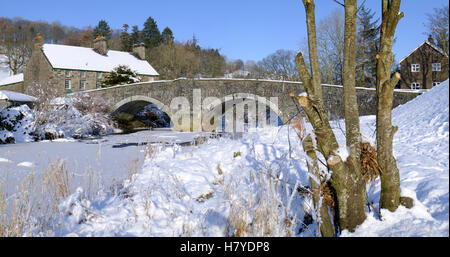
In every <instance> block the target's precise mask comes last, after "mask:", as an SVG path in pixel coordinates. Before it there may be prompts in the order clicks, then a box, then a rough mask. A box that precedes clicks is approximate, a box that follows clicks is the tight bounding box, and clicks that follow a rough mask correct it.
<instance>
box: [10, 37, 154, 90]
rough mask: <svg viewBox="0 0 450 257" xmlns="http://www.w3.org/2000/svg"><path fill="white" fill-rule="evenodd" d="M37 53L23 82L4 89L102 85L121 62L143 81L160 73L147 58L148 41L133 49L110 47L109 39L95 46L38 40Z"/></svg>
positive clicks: (67, 87) (29, 62) (94, 87)
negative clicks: (68, 44)
mask: <svg viewBox="0 0 450 257" xmlns="http://www.w3.org/2000/svg"><path fill="white" fill-rule="evenodd" d="M35 40H36V42H35V45H34V50H33V53H32V55H31V57H30V59H29V60H28V63H27V66H26V68H25V71H24V74H23V82H22V85H19V84H17V82H16V84H15V85H14V88H10V87H11V86H12V85H7V84H6V85H3V88H4V89H8V90H14V91H17V92H20V93H26V94H28V93H30V87H33V86H36V85H37V84H40V85H44V86H50V87H51V88H54V89H55V90H62V92H66V93H70V92H76V91H83V90H89V89H96V88H99V87H100V85H101V84H102V81H103V80H104V79H105V77H106V76H107V75H108V74H109V72H111V71H112V70H113V69H114V68H116V67H117V66H119V65H126V66H128V67H129V68H130V69H131V70H133V71H135V72H136V73H137V75H138V76H139V77H140V78H141V81H143V82H144V81H153V80H156V79H157V78H158V76H159V74H158V73H157V72H156V70H155V69H154V68H153V67H152V66H151V65H150V64H149V63H148V62H147V61H146V60H145V46H144V44H142V43H141V44H136V45H134V47H133V52H131V53H128V52H122V51H114V50H109V49H107V44H106V39H105V38H104V37H99V38H97V39H95V40H94V47H93V48H88V47H78V46H67V45H57V44H42V39H41V38H40V37H39V36H38V37H37V38H36V39H35Z"/></svg>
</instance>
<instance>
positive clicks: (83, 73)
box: [80, 71, 86, 79]
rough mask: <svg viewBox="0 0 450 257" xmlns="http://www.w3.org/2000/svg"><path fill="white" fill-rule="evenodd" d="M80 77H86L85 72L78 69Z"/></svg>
mask: <svg viewBox="0 0 450 257" xmlns="http://www.w3.org/2000/svg"><path fill="white" fill-rule="evenodd" d="M80 78H82V79H84V78H86V72H85V71H80Z"/></svg>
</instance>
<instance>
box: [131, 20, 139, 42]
mask: <svg viewBox="0 0 450 257" xmlns="http://www.w3.org/2000/svg"><path fill="white" fill-rule="evenodd" d="M138 42H141V32H140V31H139V27H138V26H137V25H134V26H133V27H132V28H131V35H130V45H134V44H136V43H138Z"/></svg>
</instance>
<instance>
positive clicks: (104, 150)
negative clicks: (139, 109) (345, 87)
mask: <svg viewBox="0 0 450 257" xmlns="http://www.w3.org/2000/svg"><path fill="white" fill-rule="evenodd" d="M198 136H199V134H198V133H189V132H173V131H167V130H159V131H150V130H146V131H140V132H135V133H131V134H114V135H108V136H104V137H101V138H96V139H83V140H74V139H58V140H53V141H48V140H45V141H39V142H30V143H16V144H6V145H0V179H1V181H0V182H1V183H2V187H3V193H4V194H5V193H6V192H7V193H8V195H9V196H13V195H14V194H15V193H16V192H17V191H18V190H20V185H21V182H23V181H26V180H25V179H26V178H27V176H29V175H33V177H34V183H35V185H36V186H37V187H38V188H40V189H41V190H38V191H41V192H42V191H43V192H45V190H42V186H41V185H40V183H41V179H40V178H41V175H42V174H43V173H44V172H45V171H46V170H47V169H48V168H49V165H51V164H54V163H55V162H56V161H57V160H59V161H60V162H62V161H63V162H64V164H65V165H66V167H67V170H68V171H69V174H70V176H69V178H70V180H69V182H70V188H71V190H74V189H75V188H76V187H78V186H82V187H87V183H88V180H89V181H90V182H89V183H93V184H97V185H100V187H103V188H104V189H107V190H108V189H109V188H111V186H112V185H114V184H115V183H120V182H121V181H123V180H124V179H126V178H127V177H128V176H129V173H130V172H135V171H138V170H139V169H140V167H141V166H142V163H143V161H144V158H145V153H146V147H147V142H148V141H149V140H150V142H151V143H152V144H157V143H161V142H164V143H166V144H171V143H178V144H189V143H190V142H195V141H196V138H197V137H198ZM87 178H90V179H87ZM6 188H7V190H6Z"/></svg>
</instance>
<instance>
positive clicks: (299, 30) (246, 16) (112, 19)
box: [0, 0, 448, 61]
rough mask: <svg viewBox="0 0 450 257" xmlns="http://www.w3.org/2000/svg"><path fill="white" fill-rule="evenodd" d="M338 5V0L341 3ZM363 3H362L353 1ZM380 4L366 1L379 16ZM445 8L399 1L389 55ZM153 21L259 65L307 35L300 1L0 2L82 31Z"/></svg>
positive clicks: (3, 12)
mask: <svg viewBox="0 0 450 257" xmlns="http://www.w3.org/2000/svg"><path fill="white" fill-rule="evenodd" d="M342 1H343V0H342ZM358 2H359V3H362V2H363V1H362V0H359V1H358ZM380 2H381V1H379V0H366V4H365V5H366V7H368V8H370V9H371V10H373V11H375V12H376V15H377V16H378V15H379V13H380V9H381V3H380ZM445 4H448V1H447V0H428V1H423V0H403V1H402V5H401V8H400V9H401V11H403V12H404V13H405V17H404V18H403V19H401V20H400V23H399V25H398V27H397V33H396V38H397V41H396V43H395V45H394V48H393V52H394V54H395V56H396V59H397V61H398V60H400V59H402V58H403V57H404V56H405V55H407V54H409V53H410V52H411V51H412V50H413V49H414V48H416V47H417V46H418V45H419V44H421V43H422V42H423V41H424V40H425V39H426V38H427V36H426V35H425V34H424V32H425V27H424V25H423V24H424V22H425V21H426V13H432V11H433V8H436V7H442V6H444V5H445ZM337 8H342V7H341V6H340V5H338V4H336V3H335V2H334V1H333V0H316V19H317V21H319V20H320V19H321V18H324V17H326V16H327V15H329V14H330V13H331V12H332V11H333V10H334V9H337ZM149 16H151V17H153V18H154V19H155V20H156V22H157V24H158V27H159V29H160V30H161V31H162V30H163V29H164V28H165V27H166V26H168V27H170V28H171V29H172V31H173V33H174V36H175V38H176V39H177V40H179V41H186V40H188V39H191V38H192V36H193V35H194V34H195V36H196V37H197V39H198V40H199V44H200V45H201V46H202V47H211V48H219V49H220V50H221V53H222V54H224V55H226V56H227V57H228V58H229V59H238V58H240V59H242V60H244V61H246V60H255V61H258V60H260V59H262V58H264V57H265V56H267V55H269V54H271V53H273V52H275V51H276V50H278V49H289V50H295V51H297V50H298V49H299V48H300V46H301V44H302V40H303V39H304V38H305V36H306V25H305V23H306V19H305V11H304V8H303V4H302V3H301V0H270V1H269V0H226V1H225V0H221V1H218V0H190V1H187V0H160V1H154V0H152V1H133V0H128V1H120V2H119V1H111V0H109V1H106V0H95V1H92V0H91V1H87V0H78V1H75V2H73V1H71V4H70V5H69V4H67V3H65V1H52V0H44V1H24V0H14V1H12V0H8V1H7V0H1V4H0V17H9V18H12V17H22V18H25V19H28V20H44V21H48V22H53V21H60V22H61V23H62V24H64V25H68V26H75V27H79V28H82V27H85V26H88V25H91V26H93V27H94V26H95V25H97V23H98V21H99V20H100V19H104V20H106V21H107V22H108V23H109V25H110V26H111V27H112V28H115V29H118V28H121V27H122V25H123V24H124V23H127V24H129V25H130V26H132V25H138V26H139V28H142V24H143V23H144V22H145V20H146V19H147V18H148V17H149Z"/></svg>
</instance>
